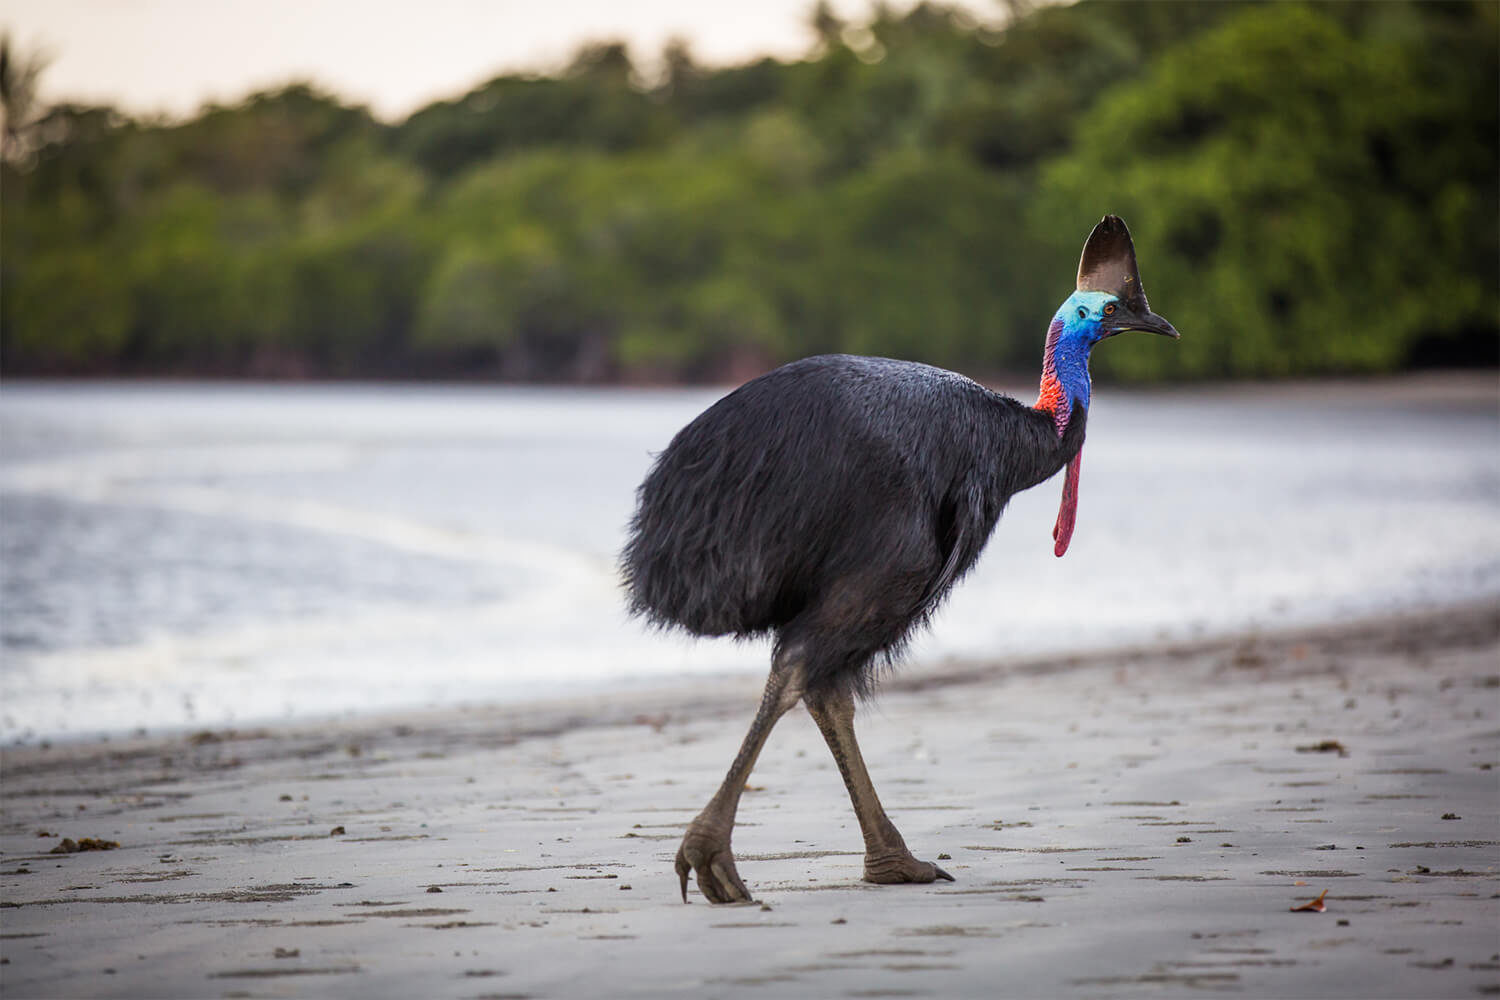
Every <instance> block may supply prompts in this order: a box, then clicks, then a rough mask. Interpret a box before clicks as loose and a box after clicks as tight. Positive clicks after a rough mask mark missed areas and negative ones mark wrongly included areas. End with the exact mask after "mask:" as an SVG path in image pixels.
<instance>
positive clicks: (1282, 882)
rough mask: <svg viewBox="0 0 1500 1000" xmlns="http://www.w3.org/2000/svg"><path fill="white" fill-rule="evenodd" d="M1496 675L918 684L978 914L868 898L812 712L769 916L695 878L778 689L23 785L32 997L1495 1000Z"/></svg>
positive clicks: (1079, 661)
mask: <svg viewBox="0 0 1500 1000" xmlns="http://www.w3.org/2000/svg"><path fill="white" fill-rule="evenodd" d="M1497 662H1500V606H1497V605H1495V604H1494V603H1493V602H1487V603H1483V604H1478V605H1468V606H1464V607H1458V608H1453V609H1449V610H1447V611H1442V612H1434V613H1430V614H1421V615H1413V616H1408V617H1399V616H1398V617H1390V618H1386V619H1383V620H1380V621H1366V622H1359V623H1352V624H1343V625H1338V626H1330V627H1326V628H1318V629H1302V630H1297V631H1290V632H1282V633H1262V634H1257V635H1244V636H1239V637H1235V638H1230V639H1218V640H1208V641H1203V642H1197V643H1190V644H1181V643H1179V644H1169V645H1163V646H1143V647H1139V648H1135V649H1126V650H1117V651H1114V652H1111V653H1109V654H1091V655H1088V656H1085V657H1064V658H1058V657H1051V658H1037V659H1033V660H1029V661H1026V662H1018V663H1009V664H1000V665H997V664H982V663H972V664H950V665H947V666H945V667H928V668H925V669H912V670H910V671H907V672H905V673H903V674H900V675H898V676H896V677H894V678H892V680H891V682H890V683H888V684H886V685H885V686H884V688H883V693H882V694H881V696H880V697H879V698H878V699H877V700H876V702H875V704H874V705H873V706H872V707H870V708H867V709H866V710H865V712H864V713H862V716H861V723H860V726H861V734H862V740H863V742H864V745H865V748H866V753H867V756H868V757H869V760H870V765H871V770H872V772H873V774H874V777H875V781H876V784H877V786H878V787H879V788H880V790H881V793H882V796H883V797H884V799H885V802H886V805H887V808H888V809H889V811H890V812H891V814H892V815H893V817H894V818H895V819H896V820H897V822H898V823H899V824H900V825H901V826H902V829H903V831H904V832H905V834H906V836H907V839H908V841H909V842H910V843H911V845H912V847H913V849H914V851H915V852H916V853H917V854H918V856H921V857H929V858H934V857H938V856H940V855H941V856H943V862H942V863H943V865H944V867H945V868H948V870H950V871H951V872H953V874H954V875H955V876H956V877H957V879H958V881H957V882H955V883H953V884H952V885H939V886H935V887H928V886H924V887H881V888H877V887H872V886H867V885H865V884H863V883H861V882H860V881H859V880H858V877H859V871H860V867H859V865H860V857H859V854H858V851H859V835H858V830H857V828H856V827H855V825H854V822H853V817H852V814H851V812H850V810H849V808H848V805H847V802H846V800H845V799H844V795H843V790H842V788H841V786H840V783H839V780H838V778H837V774H836V772H835V771H834V770H833V767H832V764H831V762H830V760H829V759H828V754H827V751H826V750H825V749H824V748H823V746H822V744H821V741H820V740H819V738H818V736H817V733H816V731H815V729H814V728H813V727H812V726H811V725H810V722H809V720H808V719H807V718H806V716H805V714H804V713H802V712H801V711H800V710H799V711H798V712H794V713H793V714H792V715H791V716H789V717H788V718H787V719H786V720H785V721H784V722H783V724H782V725H781V727H779V728H778V730H777V732H776V733H775V735H774V736H773V738H772V741H771V743H770V745H769V747H768V749H767V751H766V753H765V755H764V756H763V758H762V760H761V762H760V764H759V765H758V767H757V769H756V771H755V775H754V778H753V782H752V785H751V790H750V793H749V794H748V795H747V796H746V800H745V805H744V808H743V809H742V812H741V815H740V825H739V827H738V828H737V831H736V840H735V847H736V851H737V854H738V856H739V858H740V870H741V873H742V874H743V875H744V877H745V879H746V881H747V882H748V883H749V885H750V887H751V889H752V891H753V892H754V893H755V894H756V896H757V899H758V900H759V901H760V902H759V903H757V904H755V905H751V906H745V907H738V908H725V909H720V908H711V907H709V906H708V905H707V904H705V903H704V902H703V901H702V899H701V897H698V896H697V895H696V893H695V892H694V893H693V895H692V896H691V897H690V898H691V899H692V900H693V905H691V906H683V905H682V904H681V903H680V902H678V901H677V898H676V893H677V887H676V883H675V878H674V876H673V875H672V872H671V865H670V859H671V855H672V852H673V851H674V850H675V848H676V841H677V838H678V837H679V836H680V833H681V830H682V828H683V825H684V824H685V823H686V822H687V820H688V819H690V818H691V816H692V815H693V814H694V813H695V812H696V811H697V809H698V808H699V807H701V805H702V803H703V801H705V800H706V798H707V796H708V795H709V793H710V792H711V791H712V789H713V787H714V785H715V784H716V783H717V781H718V779H719V777H720V775H721V774H722V771H723V768H724V767H725V766H726V765H727V763H728V761H729V758H730V757H731V756H732V754H733V750H734V746H735V744H736V743H737V742H738V739H739V737H740V735H741V732H742V730H743V727H744V725H745V723H746V720H747V719H748V716H749V714H750V712H751V708H752V704H753V701H754V698H755V695H756V687H757V683H756V682H755V681H754V680H752V679H747V678H743V677H739V678H720V679H714V680H705V681H703V682H702V683H700V684H696V685H693V686H692V687H690V688H680V689H675V690H670V691H655V692H645V691H640V692H633V693H629V694H625V695H620V696H612V697H610V698H607V699H582V700H572V701H567V702H552V703H547V704H538V705H531V706H515V707H509V708H504V709H493V710H491V709H486V710H483V711H480V710H475V711H468V712H463V711H449V712H432V713H410V714H403V715H400V716H387V717H381V718H369V719H364V720H359V721H354V722H346V723H340V724H338V725H336V726H331V727H327V728H318V727H308V726H297V727H291V726H288V727H276V728H264V729H255V730H246V731H239V732H236V731H227V730H203V731H200V732H197V733H192V734H188V735H186V736H184V737H180V738H177V739H173V740H118V739H116V740H112V741H110V742H108V743H83V742H80V743H71V744H57V745H54V746H52V747H51V748H49V749H43V748H41V747H25V748H14V749H8V750H5V751H4V753H3V755H0V765H3V773H4V782H3V800H4V811H3V826H0V848H3V850H4V852H5V858H4V869H5V871H4V872H3V874H0V887H3V888H0V901H3V903H4V906H5V909H4V910H3V911H0V912H3V913H4V918H3V933H4V937H3V940H4V957H5V959H6V965H5V966H4V968H3V971H0V987H3V988H0V992H3V993H4V995H8V996H25V997H51V996H57V997H63V996H78V995H90V996H146V995H150V996H161V997H197V996H206V995H208V996H219V995H224V996H259V995H265V994H267V991H268V990H269V991H270V992H279V991H286V990H289V991H290V992H292V993H295V994H297V995H348V994H350V993H355V992H357V993H358V994H359V995H361V996H376V997H385V996H389V997H402V996H414V995H419V994H420V995H424V996H434V997H447V996H452V997H473V996H512V997H519V996H528V997H566V996H586V995H587V996H598V995H606V994H609V995H621V994H626V993H639V994H641V995H653V996H658V995H665V994H667V993H670V992H673V991H678V990H690V991H693V992H695V993H699V994H707V995H713V996H724V997H740V996H756V995H766V994H765V989H766V987H767V985H771V986H773V988H775V989H778V990H787V991H793V992H796V993H798V994H801V995H818V996H824V995H827V996H888V995H932V996H994V995H1006V996H1043V995H1045V996H1067V997H1075V996H1076V997H1095V996H1098V997H1103V996H1129V995H1137V994H1145V993H1154V992H1157V991H1159V990H1160V989H1161V988H1162V987H1163V986H1171V987H1175V988H1178V989H1187V990H1189V991H1197V992H1201V991H1207V990H1223V989H1228V990H1234V991H1236V992H1238V993H1241V994H1242V995H1247V996H1277V997H1280V996H1347V997H1355V996H1361V997H1406V996H1417V995H1421V996H1434V997H1437V996H1472V995H1474V994H1475V993H1476V992H1483V991H1487V990H1493V989H1496V988H1500V958H1497V957H1496V949H1495V945H1494V933H1493V931H1494V927H1495V926H1496V922H1497V920H1500V838H1497V835H1496V830H1497V829H1500V797H1497V795H1496V791H1497V781H1500V771H1497V770H1496V769H1497V767H1500V727H1497V721H1496V720H1497V718H1500V667H1497V665H1496V664H1497ZM63 838H67V839H70V840H72V841H73V842H74V844H75V845H76V844H80V843H82V842H83V839H84V838H95V839H96V840H99V841H103V842H106V843H107V842H111V841H113V842H118V844H119V846H118V847H117V848H114V849H109V850H94V851H82V852H77V853H66V854H54V853H51V852H52V851H53V850H55V849H56V848H57V847H58V846H59V845H61V844H62V841H63ZM1324 890H1327V895H1326V897H1325V898H1324V904H1325V906H1326V912H1323V913H1293V912H1290V911H1291V908H1292V907H1293V906H1296V905H1299V904H1301V903H1305V902H1307V901H1309V900H1311V899H1313V898H1315V897H1317V896H1318V895H1319V894H1320V893H1322V892H1323V891H1324ZM1064 956H1066V960H1063V958H1064ZM283 979H284V980H285V982H281V983H279V984H278V983H272V982H270V981H271V980H283Z"/></svg>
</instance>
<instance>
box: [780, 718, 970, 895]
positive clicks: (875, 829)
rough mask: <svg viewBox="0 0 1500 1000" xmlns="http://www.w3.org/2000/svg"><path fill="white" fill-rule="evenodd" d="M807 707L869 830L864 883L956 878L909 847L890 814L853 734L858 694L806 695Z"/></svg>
mask: <svg viewBox="0 0 1500 1000" xmlns="http://www.w3.org/2000/svg"><path fill="white" fill-rule="evenodd" d="M807 710H808V711H809V712H810V713H812V717H813V721H815V722H816V723H817V724H818V729H820V730H821V731H822V733H823V739H824V740H826V741H827V742H828V749H829V750H831V751H833V759H834V760H835V761H836V762H837V763H838V765H839V773H840V774H842V775H843V776H844V787H846V788H848V789H849V798H850V799H851V800H852V801H853V803H854V813H855V815H856V816H858V817H859V828H860V830H861V831H862V832H863V833H864V835H865V881H866V882H883V883H892V882H933V881H936V880H937V879H946V880H948V881H949V882H952V881H953V876H952V875H949V874H948V873H947V872H945V871H943V870H942V869H941V868H939V867H938V866H937V865H935V864H933V863H932V862H930V861H918V860H917V859H916V858H914V857H912V854H911V851H908V850H907V849H906V841H904V840H902V839H901V833H900V831H898V830H897V829H896V825H895V824H894V823H892V822H891V821H890V818H889V817H887V816H886V814H885V810H884V809H882V808H881V806H880V798H879V797H878V796H877V795H876V794H875V786H874V784H872V783H871V781H870V772H868V771H866V770H865V761H864V758H863V757H862V756H860V752H859V743H858V742H857V741H856V740H855V739H854V697H853V695H851V694H849V693H848V692H839V693H830V694H824V695H819V696H817V697H813V696H811V695H809V696H808V698H807Z"/></svg>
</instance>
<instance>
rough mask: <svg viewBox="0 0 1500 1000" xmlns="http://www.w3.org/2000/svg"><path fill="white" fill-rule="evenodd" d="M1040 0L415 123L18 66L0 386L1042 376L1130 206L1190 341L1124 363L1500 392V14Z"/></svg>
mask: <svg viewBox="0 0 1500 1000" xmlns="http://www.w3.org/2000/svg"><path fill="white" fill-rule="evenodd" d="M1011 7H1012V9H1013V10H1014V11H1015V12H1016V16H1015V17H1014V18H1013V19H1012V20H1011V21H1010V22H1009V23H1008V25H1007V26H1005V27H1004V28H1003V30H1002V29H1000V28H996V27H993V26H987V25H983V24H979V23H975V22H974V21H973V20H971V19H970V18H969V17H968V15H966V14H965V13H964V12H962V11H956V10H949V9H946V8H942V7H938V6H933V5H923V6H919V7H917V8H915V9H913V10H911V11H909V12H907V13H904V14H895V13H892V12H890V11H889V10H888V9H886V8H883V7H878V6H877V7H876V8H875V9H874V12H873V13H872V15H871V16H870V18H869V19H868V20H867V21H865V22H861V23H854V24H846V23H840V22H839V21H838V20H837V19H836V18H834V17H833V16H832V15H831V14H830V13H829V12H828V11H827V9H826V8H820V9H818V10H817V11H815V12H814V14H813V21H814V25H815V27H816V30H817V32H818V37H819V43H818V45H817V47H816V49H815V50H814V51H813V52H812V53H811V54H810V55H809V57H808V58H807V59H805V60H802V61H797V62H789V63H783V62H777V61H774V60H771V59H765V60H761V61H759V62H754V63H750V64H747V65H743V66H735V67H728V68H712V67H705V66H701V65H698V64H697V63H695V62H694V60H693V57H692V54H691V52H690V51H689V50H688V49H687V48H686V47H685V46H682V45H673V46H670V47H669V48H668V50H667V51H666V52H665V53H663V58H662V60H661V63H662V67H663V68H662V70H661V72H660V74H659V76H658V78H656V79H654V80H650V81H647V80H644V79H643V78H642V75H641V73H640V71H639V70H638V68H637V67H636V66H635V65H634V64H633V63H632V60H631V57H630V54H629V53H628V52H627V51H626V50H625V49H624V48H623V47H622V46H620V45H616V44H599V45H591V46H589V47H587V48H585V49H583V50H582V51H580V52H579V53H578V55H577V57H576V58H575V59H574V61H573V63H572V65H571V66H570V67H569V68H568V69H567V70H566V71H565V72H563V73H560V74H558V75H556V76H552V77H541V78H539V77H523V76H502V77H498V78H496V79H494V80H491V81H489V82H487V83H484V84H483V85H481V86H479V87H477V88H476V89H474V90H473V91H471V92H469V93H467V94H465V95H463V96H461V97H457V98H456V99H454V100H451V101H444V102H440V103H436V104H433V105H431V106H428V107H426V108H423V109H421V110H420V111H418V112H416V113H415V114H413V115H411V116H410V117H409V118H408V119H406V120H405V121H403V122H401V123H399V124H384V123H382V122H379V121H377V120H375V119H374V118H372V117H371V115H370V114H369V113H368V112H367V111H366V110H365V109H363V108H360V107H354V106H350V105H347V104H344V103H343V102H341V101H340V100H339V99H337V98H336V97H334V96H332V95H328V94H324V93H320V92H318V91H316V90H314V89H312V88H310V87H308V86H304V85H293V86H288V87H286V88H284V89H281V90H277V91H274V92H267V93H260V94H255V95H253V96H251V97H249V98H247V99H246V100H244V101H243V102H242V103H240V104H237V105H235V106H232V107H218V106H215V107H208V108H206V109H204V110H203V111H202V112H201V113H200V114H199V115H197V116H196V117H194V118H192V119H191V120H188V121H182V122H164V121H142V120H133V119H131V118H129V117H127V116H125V115H123V114H121V113H119V112H117V111H115V110H112V109H110V108H99V107H79V106H58V107H51V108H41V109H38V108H35V107H34V106H30V105H29V104H28V100H29V98H30V97H31V93H32V91H31V90H28V87H32V85H33V84H34V78H35V70H36V69H37V67H36V66H35V65H34V64H31V63H27V62H26V61H25V60H24V59H23V58H21V55H20V54H19V53H16V52H15V51H14V50H13V49H12V47H11V46H9V45H8V44H6V45H5V46H3V49H4V55H5V58H4V59H0V77H3V78H4V79H3V80H0V82H3V83H5V87H4V93H3V95H0V96H4V97H5V100H6V111H7V122H6V126H7V127H6V134H5V143H6V145H5V157H4V163H3V168H0V169H3V171H4V175H3V187H0V194H3V199H4V200H3V215H0V272H3V273H0V290H3V294H0V363H3V366H4V370H5V371H6V372H7V373H10V374H17V373H37V372H46V373H53V372H72V373H121V372H123V373H200V374H234V375H244V374H248V375H265V376H355V375H359V376H451V375H462V376H479V377H502V378H514V379H541V380H582V381H596V380H608V379H617V378H634V379H704V378H734V377H738V376H741V375H744V374H746V373H749V372H753V371H755V370H758V369H759V368H762V367H764V366H767V365H769V364H772V363H776V362H780V361H784V360H788V359H790V358H793V357H798V356H802V355H807V354H813V353H818V352H825V351H851V352H858V353H875V354H885V355H891V356H897V357H906V358H915V359H920V360H925V361H930V362H933V363H937V364H945V365H955V366H962V367H968V368H971V369H974V368H978V369H982V370H991V371H994V370H1001V369H1012V370H1027V369H1031V368H1033V367H1034V366H1035V363H1036V358H1037V356H1038V354H1039V351H1040V343H1041V336H1042V332H1043V331H1044V329H1045V325H1046V322H1047V320H1048V318H1049V317H1050V316H1051V313H1052V310H1053V309H1054V308H1055V307H1056V305H1057V303H1058V302H1059V301H1061V299H1062V298H1063V297H1064V296H1065V295H1066V294H1067V293H1068V292H1069V291H1070V289H1071V284H1072V274H1073V268H1074V266H1075V263H1076V260H1077V257H1076V255H1077V252H1078V247H1079V245H1080V241H1081V240H1082V238H1083V236H1084V235H1085V234H1086V233H1087V232H1088V230H1089V227H1090V226H1091V225H1092V224H1093V222H1094V221H1096V220H1097V218H1098V217H1099V216H1100V215H1101V214H1103V213H1104V212H1106V211H1109V212H1117V213H1119V214H1121V215H1123V216H1125V218H1126V219H1127V220H1128V221H1129V222H1130V224H1131V227H1132V229H1133V231H1134V233H1135V236H1136V242H1137V246H1138V248H1139V250H1140V253H1141V258H1142V268H1143V271H1144V273H1145V276H1146V282H1147V287H1148V289H1149V291H1150V293H1151V295H1152V299H1153V302H1154V303H1155V304H1157V305H1159V306H1160V307H1161V309H1162V311H1163V312H1164V313H1166V314H1167V315H1168V316H1170V318H1171V319H1172V320H1173V322H1174V323H1175V324H1176V325H1177V326H1178V327H1179V328H1180V329H1181V330H1183V331H1184V334H1185V335H1184V337H1183V340H1182V341H1181V343H1180V344H1178V345H1172V346H1170V347H1169V346H1167V345H1165V344H1161V345H1158V344H1156V343H1154V342H1153V343H1152V344H1144V343H1143V344H1142V345H1140V346H1139V347H1138V348H1137V349H1136V350H1132V351H1111V352H1101V357H1100V358H1099V368H1100V369H1101V370H1110V371H1113V372H1115V373H1116V374H1117V375H1120V376H1124V377H1131V378H1141V379H1152V378H1165V377H1184V376H1186V377H1224V376H1267V375H1284V374H1299V373H1314V372H1351V371H1389V370H1394V369H1399V368H1402V367H1406V366H1411V365H1414V364H1430V363H1494V362H1495V360H1496V357H1497V350H1500V349H1497V342H1500V291H1497V280H1500V279H1497V275H1500V238H1497V219H1500V198H1497V183H1500V181H1497V178H1500V148H1497V147H1500V137H1497V127H1500V126H1497V122H1500V58H1497V42H1496V39H1497V29H1500V23H1497V8H1496V6H1495V5H1493V4H1490V3H1482V2H1480V3H1368V4H1366V3H1355V4H1339V5H1327V6H1301V5H1295V4H1281V3H1278V4H1273V5H1260V4H1246V3H1220V4H1181V3H1161V4H1156V3H1132V4H1119V3H1087V2H1085V3H1079V4H1077V5H1075V6H1066V7H1058V6H1046V7H1039V8H1036V9H1026V8H1024V5H1022V4H1019V3H1017V4H1012V5H1011ZM28 73H30V76H28V75H27V74H28ZM33 89H34V88H33Z"/></svg>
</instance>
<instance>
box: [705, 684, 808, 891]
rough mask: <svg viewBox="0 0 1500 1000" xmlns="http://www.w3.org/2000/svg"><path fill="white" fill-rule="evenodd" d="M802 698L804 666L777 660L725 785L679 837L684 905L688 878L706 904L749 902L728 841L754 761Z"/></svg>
mask: <svg viewBox="0 0 1500 1000" xmlns="http://www.w3.org/2000/svg"><path fill="white" fill-rule="evenodd" d="M801 697H802V666H801V663H800V661H792V660H791V659H789V658H788V657H786V656H781V657H778V658H777V659H776V662H775V663H773V664H772V666H771V676H770V677H768V678H766V691H765V694H764V695H762V696H761V699H760V709H759V710H758V711H757V712H756V713H755V721H754V722H752V723H750V731H749V732H748V733H746V734H745V741H744V742H743V743H741V744H740V752H739V754H737V755H736V756H735V758H734V763H733V764H731V765H730V766H729V773H728V774H726V775H725V776H724V783H723V784H721V785H720V786H719V790H718V791H717V792H715V793H714V797H713V798H712V799H710V800H709V803H708V805H706V806H704V807H703V811H702V812H700V813H699V814H698V816H697V817H696V818H695V819H694V820H693V821H692V822H691V823H689V824H688V828H687V833H686V834H684V835H683V838H682V846H681V847H679V848H678V849H677V877H678V879H679V881H680V882H681V883H682V901H683V902H684V903H686V902H687V879H688V872H689V871H692V872H695V873H696V874H697V876H698V889H699V890H700V891H701V892H702V893H703V895H704V896H706V897H708V901H709V902H710V903H737V902H749V901H750V890H748V889H746V888H745V883H744V882H741V881H740V875H739V872H737V871H736V870H735V867H734V854H733V853H731V852H730V849H729V837H730V834H732V833H733V832H734V814H735V811H736V810H737V809H738V808H739V804H740V793H741V792H743V791H744V790H745V782H746V781H747V780H748V779H749V777H750V771H751V770H752V769H753V768H754V767H755V759H756V758H757V757H759V756H760V751H761V748H762V747H763V746H765V745H766V737H768V736H770V735H771V727H772V726H774V725H776V720H777V719H780V718H781V717H782V716H783V715H785V714H786V713H787V711H788V710H789V709H790V708H791V707H792V706H793V705H795V704H797V701H798V700H799V699H800V698H801Z"/></svg>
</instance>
